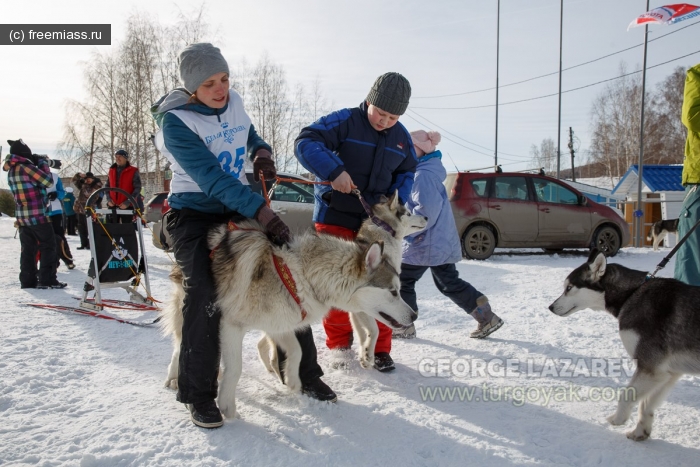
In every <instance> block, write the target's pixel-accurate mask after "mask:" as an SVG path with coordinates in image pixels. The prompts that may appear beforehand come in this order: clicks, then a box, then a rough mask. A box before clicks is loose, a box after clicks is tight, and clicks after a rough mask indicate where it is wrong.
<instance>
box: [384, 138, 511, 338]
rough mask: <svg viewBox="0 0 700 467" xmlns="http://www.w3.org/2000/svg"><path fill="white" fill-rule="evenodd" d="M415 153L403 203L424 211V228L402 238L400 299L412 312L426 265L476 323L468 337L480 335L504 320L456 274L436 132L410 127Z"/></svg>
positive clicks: (455, 239) (458, 255) (411, 332)
mask: <svg viewBox="0 0 700 467" xmlns="http://www.w3.org/2000/svg"><path fill="white" fill-rule="evenodd" d="M411 137H412V139H413V145H414V147H415V150H416V155H417V156H418V167H417V169H416V177H415V183H414V184H413V190H412V191H411V196H410V198H409V199H408V201H407V203H406V208H407V209H408V210H409V211H411V213H412V214H414V215H420V216H426V217H427V218H428V225H427V226H426V228H425V229H424V230H421V231H420V232H416V233H415V234H411V235H409V236H407V237H406V238H405V239H404V244H403V260H402V263H401V298H403V300H404V301H405V302H406V303H407V304H408V305H409V306H410V307H411V308H413V309H414V310H415V311H416V312H417V311H418V304H417V301H416V290H415V286H416V282H418V280H419V279H420V278H421V277H422V276H423V274H424V273H425V271H427V270H428V269H430V272H431V273H432V275H433V281H434V282H435V286H436V287H437V288H438V290H439V291H440V293H442V294H443V295H445V296H446V297H447V298H449V299H450V300H452V301H453V302H455V304H457V306H459V307H460V308H462V309H463V310H464V311H466V312H467V313H469V314H470V315H471V316H472V317H473V318H474V319H476V321H477V323H478V325H477V328H476V330H474V331H473V332H472V333H471V334H470V335H469V337H474V338H477V339H481V338H484V337H486V336H488V335H489V334H491V333H492V332H494V331H496V330H497V329H498V328H500V327H501V326H502V325H503V320H502V319H501V318H499V317H498V316H496V314H495V313H493V311H491V305H490V304H489V299H488V298H486V296H485V295H484V294H482V293H481V292H479V291H478V290H476V289H475V288H474V286H472V285H471V284H470V283H469V282H466V281H464V280H462V279H460V277H459V272H458V271H457V268H456V267H455V263H457V262H458V261H460V260H461V259H462V248H461V246H460V244H459V236H458V234H457V227H456V226H455V220H454V217H453V215H452V208H451V206H450V201H449V200H448V199H447V191H446V190H445V186H444V185H443V181H444V180H445V177H446V175H447V172H446V171H445V167H444V166H443V165H442V160H441V159H442V153H441V152H440V151H437V150H436V149H435V146H436V145H437V144H438V143H439V142H440V139H441V137H440V133H438V132H437V131H430V132H426V131H423V130H418V131H413V132H411ZM415 336H416V328H415V326H414V325H411V326H410V327H409V328H407V329H406V330H403V331H397V332H395V333H394V337H404V338H408V339H410V338H413V337H415Z"/></svg>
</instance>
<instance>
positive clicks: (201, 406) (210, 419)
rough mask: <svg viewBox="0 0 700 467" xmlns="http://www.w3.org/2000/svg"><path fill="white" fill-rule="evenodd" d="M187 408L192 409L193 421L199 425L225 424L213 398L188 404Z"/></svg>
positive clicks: (210, 426) (213, 426)
mask: <svg viewBox="0 0 700 467" xmlns="http://www.w3.org/2000/svg"><path fill="white" fill-rule="evenodd" d="M187 408H188V409H190V415H191V417H190V418H192V423H194V424H195V425H197V426H201V427H202V428H219V427H220V426H221V425H223V424H224V418H223V417H222V416H221V412H220V411H219V408H218V407H217V406H216V402H214V401H213V400H211V401H204V402H197V403H195V404H187Z"/></svg>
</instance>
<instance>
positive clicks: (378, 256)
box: [365, 242, 384, 271]
mask: <svg viewBox="0 0 700 467" xmlns="http://www.w3.org/2000/svg"><path fill="white" fill-rule="evenodd" d="M383 250H384V245H383V244H382V243H380V242H374V243H372V245H371V246H370V247H369V248H368V249H367V252H366V253H365V267H366V268H367V270H368V271H374V270H375V269H377V267H379V264H380V263H381V262H382V251H383Z"/></svg>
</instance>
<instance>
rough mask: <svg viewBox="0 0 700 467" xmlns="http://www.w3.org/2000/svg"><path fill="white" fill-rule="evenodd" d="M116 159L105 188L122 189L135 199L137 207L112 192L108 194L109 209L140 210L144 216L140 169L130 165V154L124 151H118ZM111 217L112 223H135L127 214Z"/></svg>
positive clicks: (120, 195) (122, 196) (115, 155)
mask: <svg viewBox="0 0 700 467" xmlns="http://www.w3.org/2000/svg"><path fill="white" fill-rule="evenodd" d="M114 159H115V160H116V162H115V163H114V164H112V166H111V167H110V168H109V173H108V175H107V184H106V185H105V188H121V189H122V190H124V191H126V192H127V193H129V194H130V195H131V196H132V197H133V198H134V201H136V203H137V205H136V206H132V205H131V202H130V201H129V199H128V198H127V197H126V196H125V195H124V194H122V193H119V192H118V191H110V192H109V193H108V194H107V207H108V208H117V209H121V210H125V209H133V210H136V209H140V210H141V211H140V212H141V214H143V210H142V208H140V206H139V204H138V203H139V199H140V198H141V175H140V174H139V169H138V168H136V167H134V166H133V165H131V164H130V163H129V153H128V152H126V150H124V149H117V151H116V152H115V153H114ZM109 217H110V218H111V219H110V220H109V221H110V222H118V223H122V224H126V223H128V222H132V221H133V216H132V215H126V214H122V215H116V216H109ZM114 217H116V218H114Z"/></svg>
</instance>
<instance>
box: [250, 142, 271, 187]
mask: <svg viewBox="0 0 700 467" xmlns="http://www.w3.org/2000/svg"><path fill="white" fill-rule="evenodd" d="M261 170H262V173H263V177H265V180H272V179H273V178H275V177H276V176H277V169H275V161H273V160H272V153H270V151H268V150H267V149H258V151H257V152H256V153H255V159H253V177H255V181H256V182H259V181H260V171H261Z"/></svg>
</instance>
